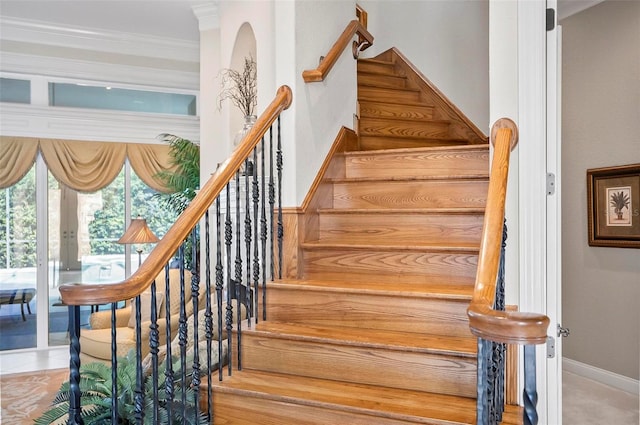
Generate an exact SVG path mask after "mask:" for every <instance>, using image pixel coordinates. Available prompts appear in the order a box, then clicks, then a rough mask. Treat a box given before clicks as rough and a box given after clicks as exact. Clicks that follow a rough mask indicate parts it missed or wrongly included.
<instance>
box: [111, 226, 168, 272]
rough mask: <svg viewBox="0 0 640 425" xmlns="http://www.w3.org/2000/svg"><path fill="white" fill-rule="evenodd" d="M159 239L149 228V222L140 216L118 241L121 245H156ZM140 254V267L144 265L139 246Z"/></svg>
mask: <svg viewBox="0 0 640 425" xmlns="http://www.w3.org/2000/svg"><path fill="white" fill-rule="evenodd" d="M158 241H159V239H158V237H157V236H156V235H154V234H153V232H152V231H151V229H149V226H147V220H145V219H144V218H142V217H140V216H138V217H137V218H134V219H133V220H131V224H129V227H128V228H127V230H126V231H125V232H124V235H122V237H120V239H118V243H120V244H132V245H133V244H138V245H139V244H144V243H156V242H158ZM136 252H137V253H138V267H140V265H141V264H142V248H141V247H140V246H138V248H137V249H136Z"/></svg>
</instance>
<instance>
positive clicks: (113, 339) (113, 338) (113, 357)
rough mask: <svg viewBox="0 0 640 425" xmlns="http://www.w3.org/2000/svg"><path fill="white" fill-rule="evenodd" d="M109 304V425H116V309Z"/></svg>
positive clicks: (112, 304)
mask: <svg viewBox="0 0 640 425" xmlns="http://www.w3.org/2000/svg"><path fill="white" fill-rule="evenodd" d="M117 304H118V303H111V425H118V342H117V338H116V337H117V333H116V307H117Z"/></svg>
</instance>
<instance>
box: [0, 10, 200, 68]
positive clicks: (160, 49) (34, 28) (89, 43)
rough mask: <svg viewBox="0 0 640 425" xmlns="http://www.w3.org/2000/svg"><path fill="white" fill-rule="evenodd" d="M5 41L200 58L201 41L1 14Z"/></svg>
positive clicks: (161, 56)
mask: <svg viewBox="0 0 640 425" xmlns="http://www.w3.org/2000/svg"><path fill="white" fill-rule="evenodd" d="M0 27H1V28H2V35H1V38H2V39H3V40H13V41H21V42H26V43H34V44H46V45H53V46H61V47H71V48H76V49H85V50H92V51H99V52H109V53H119V54H126V55H134V56H145V57H155V58H165V59H174V60H180V61H186V62H196V63H197V62H199V61H200V44H199V42H192V41H187V40H178V39H173V38H164V37H158V36H150V35H142V34H133V33H122V32H116V31H108V30H95V29H89V28H83V27H67V26H60V25H54V24H51V23H47V22H42V21H34V20H27V19H19V18H10V17H0Z"/></svg>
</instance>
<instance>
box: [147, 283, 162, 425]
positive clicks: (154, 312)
mask: <svg viewBox="0 0 640 425" xmlns="http://www.w3.org/2000/svg"><path fill="white" fill-rule="evenodd" d="M159 347H160V332H159V331H158V309H157V305H156V281H155V279H154V280H153V282H151V325H150V332H149V353H150V354H151V380H152V381H151V382H152V386H153V400H152V403H153V413H152V414H153V423H154V424H155V423H157V422H158V415H159V405H158V348H159Z"/></svg>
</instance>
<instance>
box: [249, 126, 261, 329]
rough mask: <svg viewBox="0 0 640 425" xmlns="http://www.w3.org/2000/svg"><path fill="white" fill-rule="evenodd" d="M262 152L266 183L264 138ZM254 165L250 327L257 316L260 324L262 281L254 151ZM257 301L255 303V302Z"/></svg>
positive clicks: (258, 192)
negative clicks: (259, 287)
mask: <svg viewBox="0 0 640 425" xmlns="http://www.w3.org/2000/svg"><path fill="white" fill-rule="evenodd" d="M260 150H261V152H262V159H263V161H262V166H261V167H260V173H261V175H262V181H263V183H264V137H263V138H262V140H261V141H260ZM253 163H254V164H256V166H255V172H254V173H253V184H252V187H253V234H254V235H255V242H254V244H253V288H254V296H253V297H251V296H249V298H251V299H250V301H251V302H250V304H249V305H250V306H251V307H250V309H249V310H250V311H249V312H248V313H249V325H251V318H252V317H254V316H255V318H256V324H257V323H258V306H257V302H258V297H257V295H258V280H259V279H260V258H259V250H258V205H259V202H260V188H259V186H258V172H257V170H258V153H257V151H256V150H254V151H253ZM250 282H251V281H248V282H247V289H248V291H247V292H250V290H251V283H250ZM254 299H255V301H254Z"/></svg>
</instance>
